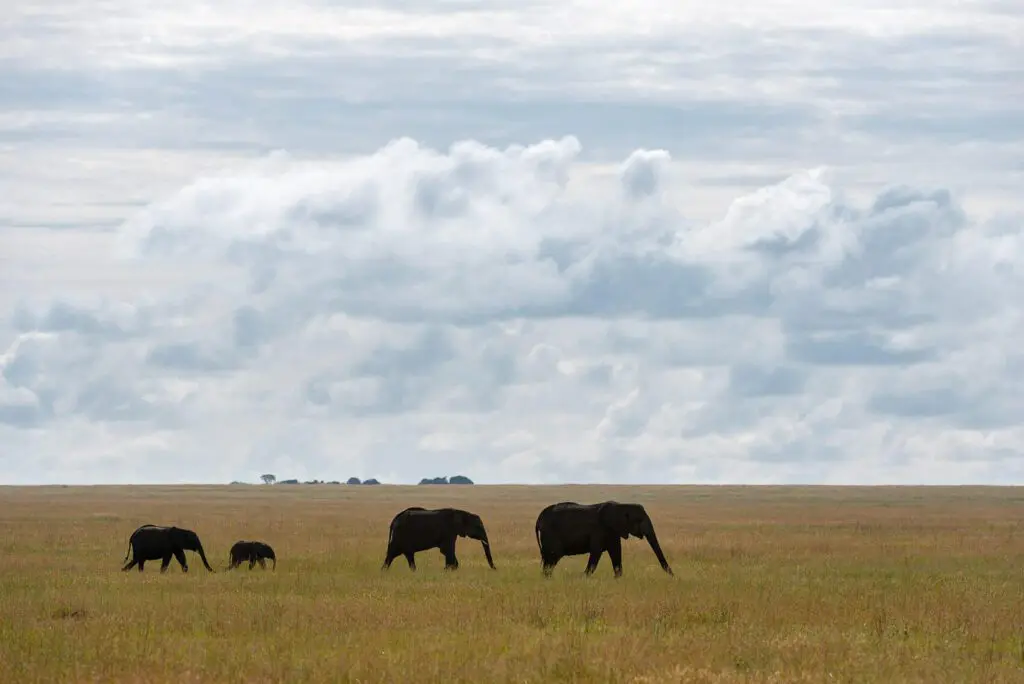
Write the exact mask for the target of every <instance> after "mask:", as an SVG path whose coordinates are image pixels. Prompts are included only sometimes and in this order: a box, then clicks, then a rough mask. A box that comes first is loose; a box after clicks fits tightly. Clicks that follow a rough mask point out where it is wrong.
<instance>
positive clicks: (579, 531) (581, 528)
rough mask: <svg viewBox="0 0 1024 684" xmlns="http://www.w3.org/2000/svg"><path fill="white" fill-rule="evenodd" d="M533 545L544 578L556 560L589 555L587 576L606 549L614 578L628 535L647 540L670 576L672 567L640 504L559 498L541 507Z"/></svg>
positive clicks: (620, 571)
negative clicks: (535, 545) (579, 501)
mask: <svg viewBox="0 0 1024 684" xmlns="http://www.w3.org/2000/svg"><path fill="white" fill-rule="evenodd" d="M534 531H535V533H536V535H537V546H538V547H539V548H540V557H541V563H542V568H543V571H544V576H545V577H550V576H551V572H552V571H553V570H554V568H555V565H557V564H558V561H559V560H561V559H562V558H563V557H565V556H578V555H581V554H584V553H589V554H590V559H589V560H588V561H587V568H586V570H584V571H583V574H584V575H585V576H589V575H591V574H593V573H594V571H595V570H596V569H597V563H598V561H600V560H601V554H602V553H604V552H605V551H607V552H608V557H609V558H611V560H612V568H613V569H614V571H615V577H616V578H618V577H621V576H622V541H621V540H622V539H628V538H629V537H630V535H632V536H634V537H636V538H638V539H647V543H648V544H650V545H651V549H652V550H653V551H654V555H655V556H657V557H658V562H659V563H661V568H662V569H663V570H664V571H665V572H667V573H668V574H669V575H673V574H674V573H673V572H672V568H671V567H669V564H668V561H667V560H665V554H664V553H662V551H661V545H660V544H659V543H658V537H657V535H656V534H655V533H654V524H653V523H652V522H651V518H650V516H649V515H647V511H646V510H645V509H644V507H643V506H642V505H640V504H636V503H619V502H617V501H604V502H601V503H594V504H579V503H576V502H575V501H562V502H561V503H555V504H551V505H550V506H547V507H545V508H544V509H543V510H541V512H540V515H538V516H537V524H536V525H535V527H534Z"/></svg>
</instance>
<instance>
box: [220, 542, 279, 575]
mask: <svg viewBox="0 0 1024 684" xmlns="http://www.w3.org/2000/svg"><path fill="white" fill-rule="evenodd" d="M228 556H229V557H230V562H229V565H228V570H232V569H234V568H237V567H238V566H239V565H241V564H242V563H244V562H245V561H249V569H250V570H252V568H253V566H254V565H256V564H257V563H259V564H260V567H261V568H263V569H266V567H267V561H266V560H265V559H268V558H269V559H270V560H272V561H273V562H274V569H275V570H276V569H277V556H276V555H274V549H273V548H271V546H270V544H265V543H263V542H261V541H237V542H235V543H234V545H233V546H232V547H231V551H229V552H228Z"/></svg>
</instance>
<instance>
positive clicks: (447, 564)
mask: <svg viewBox="0 0 1024 684" xmlns="http://www.w3.org/2000/svg"><path fill="white" fill-rule="evenodd" d="M439 550H440V551H441V555H442V556H444V569H445V570H458V569H459V559H458V558H456V557H455V540H454V539H452V540H451V541H450V542H445V544H444V545H443V546H442V547H441V548H440V549H439Z"/></svg>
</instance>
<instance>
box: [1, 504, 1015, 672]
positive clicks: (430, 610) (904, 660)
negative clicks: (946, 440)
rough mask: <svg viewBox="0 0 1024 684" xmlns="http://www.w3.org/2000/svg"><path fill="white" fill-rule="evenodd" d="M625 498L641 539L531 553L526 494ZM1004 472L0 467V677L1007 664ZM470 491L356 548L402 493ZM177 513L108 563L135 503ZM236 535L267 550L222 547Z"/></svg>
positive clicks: (156, 515) (381, 528) (916, 668)
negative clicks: (808, 480) (270, 556)
mask: <svg viewBox="0 0 1024 684" xmlns="http://www.w3.org/2000/svg"><path fill="white" fill-rule="evenodd" d="M609 498H614V499H617V500H619V501H637V502H640V503H643V504H644V505H645V506H646V507H647V509H648V511H649V512H650V513H651V516H652V518H653V520H654V524H655V528H656V530H657V532H658V535H659V537H660V540H661V542H662V545H663V546H664V548H665V552H666V555H667V556H668V559H669V562H670V563H671V564H672V566H673V569H674V570H675V573H676V576H675V577H669V576H667V575H665V574H664V573H663V572H662V571H661V569H660V567H659V566H658V565H657V562H656V560H655V558H654V554H653V553H651V551H650V549H649V548H648V547H647V545H646V543H645V542H642V541H636V540H630V541H629V542H625V543H624V544H623V546H624V549H623V557H624V560H623V563H624V570H625V574H624V576H623V577H622V578H621V579H619V580H615V579H613V577H612V570H611V565H610V563H609V561H608V558H607V556H604V557H603V558H602V560H601V563H600V565H599V567H598V571H597V573H596V574H595V575H594V576H593V577H591V578H589V579H586V578H584V577H583V576H582V570H583V567H584V565H585V564H586V557H585V556H578V557H574V558H567V559H564V560H563V561H562V562H561V563H560V564H559V565H558V567H557V568H556V570H555V573H554V576H553V577H552V578H551V579H550V580H544V579H543V577H542V575H541V568H540V559H539V554H538V551H537V546H536V540H535V538H534V535H533V524H534V521H535V519H536V516H537V513H538V511H539V510H540V509H541V508H542V507H543V506H544V505H546V504H548V503H552V502H555V501H562V500H574V501H580V502H593V501H599V500H604V499H609ZM1022 504H1024V490H1021V489H1016V488H991V489H989V488H919V489H918V488H824V487H822V488H797V487H793V488H785V487H482V486H479V485H477V486H472V487H458V486H455V487H451V486H449V487H444V486H432V487H388V486H380V487H348V486H315V485H305V486H293V487H289V486H275V487H265V486H250V487H244V486H236V487H124V488H119V487H92V488H90V487H82V488H75V487H68V488H61V487H47V488H11V487H8V488H0V681H2V682H12V683H15V682H17V683H19V684H20V683H23V682H24V683H27V682H60V681H69V682H70V681H74V682H243V681H244V682H428V681H445V682H741V681H743V682H746V681H751V682H803V681H807V682H811V681H813V682H821V681H829V682H831V681H836V682H839V681H856V682H905V681H915V682H1011V681H1016V682H1021V681H1024V534H1022V532H1024V528H1022V521H1024V505H1022ZM410 505H422V506H426V507H434V506H443V505H454V506H458V507H463V508H466V509H469V510H472V511H474V512H476V513H479V514H480V515H481V516H482V517H483V519H484V522H485V524H486V525H487V528H488V533H489V536H490V538H491V541H492V545H493V550H494V557H495V564H496V565H497V566H498V570H497V571H492V570H490V569H489V568H487V566H486V564H485V562H484V558H483V552H482V550H481V548H480V545H479V544H478V543H477V542H474V541H472V540H467V539H460V540H459V543H458V547H457V553H458V556H459V561H460V563H461V567H460V569H459V570H458V571H457V572H454V573H451V572H445V571H444V570H443V564H444V560H443V558H442V556H441V554H440V553H439V552H437V551H428V552H422V553H420V554H418V555H417V565H418V571H417V572H416V573H415V574H413V573H410V572H409V570H408V567H407V566H406V564H405V562H404V560H403V559H401V558H399V559H398V560H397V561H396V562H395V563H394V565H393V566H392V568H391V570H390V571H388V572H387V573H381V571H380V564H381V562H382V560H383V557H384V550H385V545H386V541H387V530H388V523H389V522H390V520H391V517H392V516H393V515H394V514H395V513H396V512H398V511H399V510H401V509H402V508H404V507H406V506H410ZM144 523H155V524H177V525H179V526H183V527H189V528H192V529H194V530H196V531H197V532H198V533H199V535H200V537H201V539H202V541H203V544H204V546H205V547H206V551H207V555H208V556H209V558H210V562H211V564H212V565H213V566H214V567H215V568H216V569H217V570H218V572H216V573H214V574H210V573H208V572H207V571H206V570H205V569H203V567H202V565H201V564H200V563H199V561H198V558H196V557H194V555H193V554H189V567H190V572H189V573H188V574H183V573H182V572H181V571H180V569H179V567H178V565H177V562H176V561H172V565H171V567H170V569H169V570H168V572H167V573H166V574H163V575H161V574H160V572H159V563H158V562H152V561H151V562H150V563H149V564H148V565H147V567H146V570H145V572H144V573H141V574H140V573H138V572H136V571H134V570H133V571H131V572H128V573H122V572H120V568H121V566H122V559H123V558H124V556H125V553H126V551H127V539H128V536H129V535H130V533H131V532H132V530H134V529H135V527H137V526H138V525H140V524H144ZM238 539H261V540H264V541H267V542H269V543H270V544H271V545H273V547H274V549H275V550H276V551H277V555H278V565H277V570H276V572H275V571H271V570H270V569H269V568H268V569H267V570H261V569H259V567H258V566H257V567H256V568H255V569H254V570H252V571H250V570H248V569H247V567H246V566H242V568H240V569H238V570H234V571H225V570H224V568H225V567H226V565H227V560H228V549H229V548H230V546H231V544H232V543H233V542H234V541H236V540H238Z"/></svg>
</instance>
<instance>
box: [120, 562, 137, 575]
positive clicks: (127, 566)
mask: <svg viewBox="0 0 1024 684" xmlns="http://www.w3.org/2000/svg"><path fill="white" fill-rule="evenodd" d="M138 564H139V561H137V560H134V559H133V560H132V561H130V562H129V563H128V564H127V565H125V566H124V567H123V568H121V572H126V571H128V570H131V569H132V568H134V567H135V566H136V565H138Z"/></svg>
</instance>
